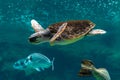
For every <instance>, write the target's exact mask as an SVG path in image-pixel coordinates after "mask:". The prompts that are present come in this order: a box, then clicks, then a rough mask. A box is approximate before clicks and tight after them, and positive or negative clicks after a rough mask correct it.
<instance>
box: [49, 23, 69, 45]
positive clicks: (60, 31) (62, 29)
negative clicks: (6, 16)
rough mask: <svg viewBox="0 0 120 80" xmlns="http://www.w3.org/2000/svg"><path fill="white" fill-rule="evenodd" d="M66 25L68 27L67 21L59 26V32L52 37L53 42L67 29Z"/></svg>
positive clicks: (51, 41)
mask: <svg viewBox="0 0 120 80" xmlns="http://www.w3.org/2000/svg"><path fill="white" fill-rule="evenodd" d="M66 27H67V23H63V24H62V25H61V26H60V27H59V29H58V31H57V33H56V34H55V35H54V36H53V37H52V38H51V39H50V43H51V44H52V43H53V42H54V41H55V40H56V39H57V38H58V37H59V36H60V35H61V34H62V32H63V31H64V30H65V29H66Z"/></svg>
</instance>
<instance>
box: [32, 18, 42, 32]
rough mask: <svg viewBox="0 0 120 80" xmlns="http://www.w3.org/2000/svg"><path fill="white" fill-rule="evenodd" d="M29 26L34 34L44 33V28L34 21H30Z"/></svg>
mask: <svg viewBox="0 0 120 80" xmlns="http://www.w3.org/2000/svg"><path fill="white" fill-rule="evenodd" d="M31 26H32V28H33V29H34V31H35V32H39V31H44V28H43V27H42V26H41V25H40V24H39V23H38V22H37V21H36V20H34V19H32V20H31Z"/></svg>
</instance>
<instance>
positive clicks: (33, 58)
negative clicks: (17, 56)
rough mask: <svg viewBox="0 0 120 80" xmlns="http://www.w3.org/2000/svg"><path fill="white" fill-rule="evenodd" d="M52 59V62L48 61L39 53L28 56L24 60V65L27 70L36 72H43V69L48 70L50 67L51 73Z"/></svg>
mask: <svg viewBox="0 0 120 80" xmlns="http://www.w3.org/2000/svg"><path fill="white" fill-rule="evenodd" d="M54 59H55V58H54V57H53V60H52V61H50V59H49V58H48V57H46V56H45V55H43V54H41V53H32V54H30V55H29V56H28V57H27V58H26V60H25V65H26V66H27V67H28V68H31V69H35V70H37V71H39V72H40V71H41V70H44V69H45V68H49V67H51V66H52V71H53V70H54V64H53V63H54Z"/></svg>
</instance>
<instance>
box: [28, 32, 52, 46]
mask: <svg viewBox="0 0 120 80" xmlns="http://www.w3.org/2000/svg"><path fill="white" fill-rule="evenodd" d="M49 37H50V34H49V33H48V32H46V31H40V32H36V33H33V34H32V35H31V36H30V37H29V42H30V43H33V44H40V43H43V42H47V41H48V40H49Z"/></svg>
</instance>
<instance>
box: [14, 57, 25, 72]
mask: <svg viewBox="0 0 120 80" xmlns="http://www.w3.org/2000/svg"><path fill="white" fill-rule="evenodd" d="M25 60H26V59H20V60H18V61H16V62H15V63H14V64H13V68H14V69H18V70H25V69H26V68H27V66H26V65H25V64H24V62H25Z"/></svg>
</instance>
